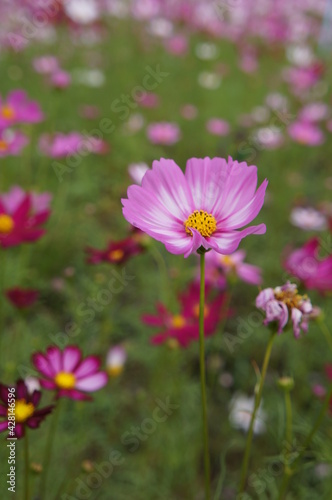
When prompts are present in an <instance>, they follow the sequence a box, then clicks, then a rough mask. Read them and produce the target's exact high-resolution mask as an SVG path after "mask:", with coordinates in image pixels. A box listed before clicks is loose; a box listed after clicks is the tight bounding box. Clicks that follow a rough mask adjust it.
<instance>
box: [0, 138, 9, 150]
mask: <svg viewBox="0 0 332 500" xmlns="http://www.w3.org/2000/svg"><path fill="white" fill-rule="evenodd" d="M7 149H8V143H7V142H6V141H4V140H3V139H0V151H6V150H7Z"/></svg>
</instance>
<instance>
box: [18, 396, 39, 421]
mask: <svg viewBox="0 0 332 500" xmlns="http://www.w3.org/2000/svg"><path fill="white" fill-rule="evenodd" d="M34 411H35V407H34V406H33V404H32V403H27V402H26V401H25V399H19V400H18V401H16V403H15V421H16V422H18V423H22V422H25V421H26V420H28V418H30V417H32V415H33V413H34Z"/></svg>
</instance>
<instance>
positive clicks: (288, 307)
mask: <svg viewBox="0 0 332 500" xmlns="http://www.w3.org/2000/svg"><path fill="white" fill-rule="evenodd" d="M256 307H258V308H259V309H263V311H265V313H266V318H265V320H264V325H267V324H268V323H271V322H275V321H276V322H278V333H282V331H283V329H284V328H285V326H286V325H287V324H288V321H289V319H291V321H292V324H293V332H294V336H295V338H298V337H299V336H300V332H301V329H302V330H303V331H304V332H307V330H308V322H309V319H310V313H311V312H312V310H313V307H312V305H311V302H310V299H309V298H308V297H306V296H301V295H299V294H298V291H297V288H296V285H294V284H292V283H289V282H287V283H286V284H285V285H283V286H278V287H276V288H274V289H273V288H265V289H264V290H262V291H261V292H260V293H259V295H258V297H257V299H256Z"/></svg>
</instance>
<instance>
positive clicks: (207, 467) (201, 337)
mask: <svg viewBox="0 0 332 500" xmlns="http://www.w3.org/2000/svg"><path fill="white" fill-rule="evenodd" d="M200 267H201V282H200V294H199V362H200V372H201V392H202V418H203V443H204V471H205V499H206V500H210V498H211V490H210V456H209V434H208V423H207V404H206V384H205V354H204V308H205V255H204V253H201V255H200Z"/></svg>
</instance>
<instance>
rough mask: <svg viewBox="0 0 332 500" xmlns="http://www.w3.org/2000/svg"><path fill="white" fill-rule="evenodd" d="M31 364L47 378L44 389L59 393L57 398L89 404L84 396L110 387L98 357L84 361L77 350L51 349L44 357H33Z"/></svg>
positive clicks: (36, 354)
mask: <svg viewBox="0 0 332 500" xmlns="http://www.w3.org/2000/svg"><path fill="white" fill-rule="evenodd" d="M32 362H33V364H34V366H35V368H36V370H38V371H39V373H41V375H42V376H43V377H44V378H41V379H40V384H41V386H42V387H44V388H45V389H49V390H54V391H57V397H59V398H60V397H67V398H70V399H78V400H87V399H91V398H90V397H89V396H87V395H86V394H84V393H85V392H94V391H97V390H99V389H101V388H102V387H104V386H105V385H106V383H107V374H106V373H105V372H102V371H100V360H99V359H98V358H97V357H96V356H88V357H87V358H85V359H82V353H81V350H80V349H79V348H78V347H76V346H68V347H65V349H64V350H63V351H61V350H60V349H59V348H58V347H55V346H51V347H48V349H47V350H46V353H45V354H42V353H40V352H38V353H35V354H33V356H32Z"/></svg>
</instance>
